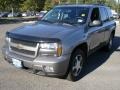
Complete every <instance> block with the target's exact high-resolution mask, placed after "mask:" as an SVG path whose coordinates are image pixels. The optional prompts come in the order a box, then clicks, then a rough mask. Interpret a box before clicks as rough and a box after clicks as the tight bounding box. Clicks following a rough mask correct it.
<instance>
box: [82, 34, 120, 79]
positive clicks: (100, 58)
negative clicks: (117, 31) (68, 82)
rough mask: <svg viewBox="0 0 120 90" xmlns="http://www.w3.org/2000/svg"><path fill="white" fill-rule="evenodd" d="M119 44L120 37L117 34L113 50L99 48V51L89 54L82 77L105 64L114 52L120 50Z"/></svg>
mask: <svg viewBox="0 0 120 90" xmlns="http://www.w3.org/2000/svg"><path fill="white" fill-rule="evenodd" d="M119 46H120V37H118V36H116V37H115V38H114V41H113V49H112V50H111V52H104V51H102V50H99V51H98V52H96V53H94V54H92V55H91V56H89V57H88V60H87V63H86V64H85V66H84V68H83V71H82V77H81V78H83V77H84V76H86V75H87V74H89V73H90V72H92V71H94V70H95V69H97V68H98V67H100V66H101V65H102V64H104V63H105V62H106V61H107V60H108V58H109V57H110V55H111V54H112V53H113V52H120V49H119V48H118V47H119Z"/></svg>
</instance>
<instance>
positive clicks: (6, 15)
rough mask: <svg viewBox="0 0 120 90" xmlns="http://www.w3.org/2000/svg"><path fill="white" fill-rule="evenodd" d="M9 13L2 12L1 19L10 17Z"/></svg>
mask: <svg viewBox="0 0 120 90" xmlns="http://www.w3.org/2000/svg"><path fill="white" fill-rule="evenodd" d="M8 14H9V12H1V13H0V17H8Z"/></svg>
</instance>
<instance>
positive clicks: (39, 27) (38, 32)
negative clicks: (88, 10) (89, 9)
mask: <svg viewBox="0 0 120 90" xmlns="http://www.w3.org/2000/svg"><path fill="white" fill-rule="evenodd" d="M77 29H78V28H77V26H72V25H58V24H46V23H45V24H43V23H42V24H33V25H27V26H22V27H20V28H17V29H14V30H12V31H10V32H8V33H9V35H10V37H13V38H19V39H26V38H29V39H33V38H34V39H35V38H57V39H60V40H61V39H63V38H64V37H66V36H68V35H70V34H72V33H73V32H75V31H77Z"/></svg>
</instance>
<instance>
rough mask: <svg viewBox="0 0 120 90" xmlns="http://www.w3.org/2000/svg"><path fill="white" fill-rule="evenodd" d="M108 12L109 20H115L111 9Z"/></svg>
mask: <svg viewBox="0 0 120 90" xmlns="http://www.w3.org/2000/svg"><path fill="white" fill-rule="evenodd" d="M106 10H107V13H108V16H109V20H113V14H112V12H111V10H110V8H106Z"/></svg>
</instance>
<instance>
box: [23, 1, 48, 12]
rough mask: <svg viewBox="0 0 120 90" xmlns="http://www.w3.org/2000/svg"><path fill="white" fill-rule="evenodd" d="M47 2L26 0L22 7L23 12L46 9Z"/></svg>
mask: <svg viewBox="0 0 120 90" xmlns="http://www.w3.org/2000/svg"><path fill="white" fill-rule="evenodd" d="M45 1H46V0H25V1H24V2H23V4H22V5H21V10H22V11H27V10H30V11H41V10H42V9H43V8H44V5H45Z"/></svg>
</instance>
